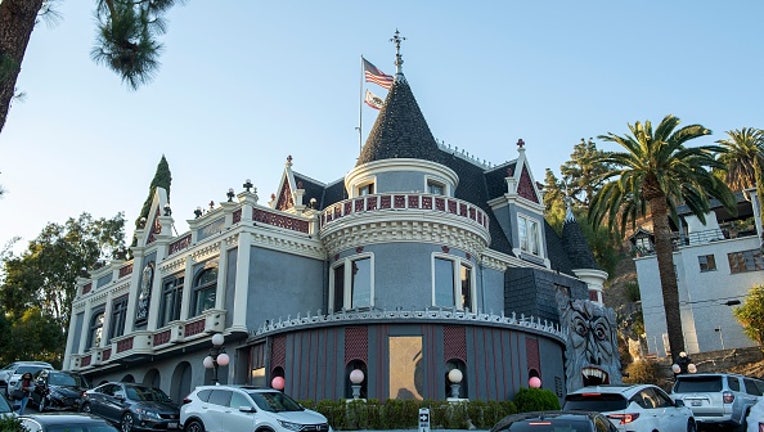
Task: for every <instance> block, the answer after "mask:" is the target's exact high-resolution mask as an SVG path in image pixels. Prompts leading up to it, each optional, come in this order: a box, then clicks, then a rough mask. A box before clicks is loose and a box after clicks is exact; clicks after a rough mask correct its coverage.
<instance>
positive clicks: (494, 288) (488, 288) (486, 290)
mask: <svg viewBox="0 0 764 432" xmlns="http://www.w3.org/2000/svg"><path fill="white" fill-rule="evenodd" d="M480 275H481V279H478V298H479V299H480V304H479V305H478V307H479V308H480V309H479V310H481V311H483V312H487V313H491V312H493V313H495V314H497V315H498V314H501V311H502V307H503V305H504V273H503V272H500V271H498V270H494V269H489V268H482V269H481V271H480ZM481 292H482V295H480V294H481Z"/></svg>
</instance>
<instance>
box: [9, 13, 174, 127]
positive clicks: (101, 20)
mask: <svg viewBox="0 0 764 432" xmlns="http://www.w3.org/2000/svg"><path fill="white" fill-rule="evenodd" d="M177 1H178V0H142V1H135V0H96V2H95V3H96V14H95V15H96V19H97V21H98V37H97V40H96V45H95V47H94V48H93V50H92V53H91V54H92V56H93V59H94V60H95V61H98V62H100V63H103V64H105V65H107V66H108V67H109V68H111V69H112V70H114V71H115V72H117V74H119V75H120V76H121V77H122V81H123V82H125V83H126V84H127V85H128V86H129V87H130V88H132V89H137V88H138V87H139V86H140V85H141V84H144V83H146V82H147V81H149V80H150V79H151V78H152V77H153V76H154V74H155V73H156V71H157V68H158V67H159V62H158V58H159V53H160V52H161V49H162V45H161V44H160V43H159V42H158V41H157V37H158V36H159V35H161V34H162V33H164V30H165V22H164V20H163V16H164V14H165V13H166V12H167V11H168V10H169V9H170V8H171V7H172V6H173V5H175V3H176V2H177ZM50 2H51V0H3V1H0V132H2V130H3V126H4V125H5V119H6V117H7V116H8V110H9V108H10V105H11V101H12V100H13V97H14V94H15V90H16V80H17V79H18V76H19V72H20V71H21V62H22V60H23V59H24V53H25V52H26V49H27V45H28V44H29V38H30V37H31V35H32V30H33V29H34V27H35V24H36V23H37V17H38V15H39V14H41V13H44V12H46V11H47V10H48V6H49V5H50Z"/></svg>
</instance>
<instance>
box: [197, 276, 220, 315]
mask: <svg viewBox="0 0 764 432" xmlns="http://www.w3.org/2000/svg"><path fill="white" fill-rule="evenodd" d="M217 289H218V269H217V267H210V268H207V269H204V270H202V272H201V273H199V275H198V276H196V279H195V281H194V299H193V302H194V303H193V308H192V310H193V314H192V315H193V316H196V315H201V313H202V312H204V311H206V310H208V309H213V308H214V307H215V297H216V295H217Z"/></svg>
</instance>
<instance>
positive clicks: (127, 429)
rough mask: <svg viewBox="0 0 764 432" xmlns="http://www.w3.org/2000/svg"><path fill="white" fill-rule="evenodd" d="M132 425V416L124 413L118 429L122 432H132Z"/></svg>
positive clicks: (133, 421)
mask: <svg viewBox="0 0 764 432" xmlns="http://www.w3.org/2000/svg"><path fill="white" fill-rule="evenodd" d="M134 423H135V420H134V419H133V415H132V414H130V413H125V415H123V416H122V422H121V423H120V424H119V429H120V430H121V431H122V432H132V431H133V424H134Z"/></svg>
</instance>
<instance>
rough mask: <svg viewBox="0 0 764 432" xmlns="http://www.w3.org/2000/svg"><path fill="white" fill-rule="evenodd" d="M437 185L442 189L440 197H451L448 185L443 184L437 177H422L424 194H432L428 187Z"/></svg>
mask: <svg viewBox="0 0 764 432" xmlns="http://www.w3.org/2000/svg"><path fill="white" fill-rule="evenodd" d="M431 184H432V185H438V186H440V187H441V189H443V192H441V195H444V196H451V193H450V189H449V187H448V183H446V182H444V181H443V180H441V179H439V178H438V177H432V176H427V175H426V176H424V191H425V193H432V192H430V185H431Z"/></svg>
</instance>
